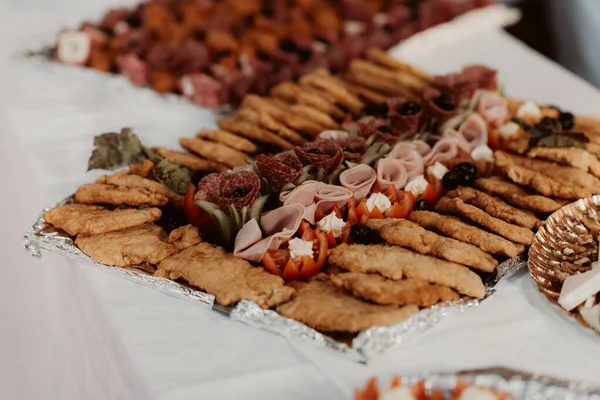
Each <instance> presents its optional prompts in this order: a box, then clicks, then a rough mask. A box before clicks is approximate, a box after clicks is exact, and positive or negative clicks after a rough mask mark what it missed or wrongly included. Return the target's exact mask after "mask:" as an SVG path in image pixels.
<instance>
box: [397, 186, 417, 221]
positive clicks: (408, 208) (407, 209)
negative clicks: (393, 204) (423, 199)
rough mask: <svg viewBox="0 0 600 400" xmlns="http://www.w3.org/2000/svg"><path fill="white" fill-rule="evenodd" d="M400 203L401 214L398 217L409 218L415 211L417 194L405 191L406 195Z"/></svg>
mask: <svg viewBox="0 0 600 400" xmlns="http://www.w3.org/2000/svg"><path fill="white" fill-rule="evenodd" d="M398 204H399V205H400V212H399V214H400V216H399V217H398V218H407V217H408V216H409V215H410V213H412V212H413V206H414V204H415V196H414V195H413V194H412V193H411V192H404V196H403V197H402V200H400V201H399V202H398Z"/></svg>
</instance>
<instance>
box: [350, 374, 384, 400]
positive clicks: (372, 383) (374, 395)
mask: <svg viewBox="0 0 600 400" xmlns="http://www.w3.org/2000/svg"><path fill="white" fill-rule="evenodd" d="M378 398H379V389H377V380H376V379H375V378H371V379H370V380H369V383H367V386H366V387H365V388H364V390H357V391H356V393H355V395H354V400H377V399H378Z"/></svg>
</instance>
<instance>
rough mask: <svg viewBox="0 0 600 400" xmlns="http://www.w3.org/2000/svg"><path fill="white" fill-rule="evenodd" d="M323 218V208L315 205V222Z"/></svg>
mask: <svg viewBox="0 0 600 400" xmlns="http://www.w3.org/2000/svg"><path fill="white" fill-rule="evenodd" d="M323 218H325V213H324V212H323V209H322V208H321V207H317V209H316V210H315V222H319V221H320V220H322V219H323Z"/></svg>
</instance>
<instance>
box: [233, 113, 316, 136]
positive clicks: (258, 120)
mask: <svg viewBox="0 0 600 400" xmlns="http://www.w3.org/2000/svg"><path fill="white" fill-rule="evenodd" d="M235 115H236V117H239V118H241V119H243V120H245V121H248V122H252V123H254V124H257V125H260V126H262V127H263V128H265V129H268V130H271V131H274V132H277V133H278V134H279V136H281V137H282V138H284V139H286V140H289V141H290V142H292V143H294V144H303V143H306V139H305V138H304V137H303V136H302V135H301V134H299V133H298V132H296V131H294V130H293V129H290V128H288V127H287V126H285V124H284V123H282V122H279V121H277V120H276V119H275V118H273V116H272V115H271V114H269V113H266V112H264V111H256V110H254V109H252V108H242V109H239V110H238V111H237V112H236V114H235Z"/></svg>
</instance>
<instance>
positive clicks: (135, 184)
mask: <svg viewBox="0 0 600 400" xmlns="http://www.w3.org/2000/svg"><path fill="white" fill-rule="evenodd" d="M96 183H101V184H108V185H114V186H117V187H122V188H132V189H134V188H137V189H144V190H147V191H148V192H150V193H156V194H160V195H163V196H165V197H167V198H168V199H169V201H170V202H171V203H173V204H182V203H183V196H181V195H180V194H178V193H175V192H173V191H172V190H171V189H169V188H167V187H166V186H165V185H163V184H162V183H160V182H156V181H153V180H151V179H148V178H144V177H142V176H138V175H132V174H127V170H121V171H117V172H115V173H114V174H113V175H102V176H101V177H100V178H98V180H96Z"/></svg>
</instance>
